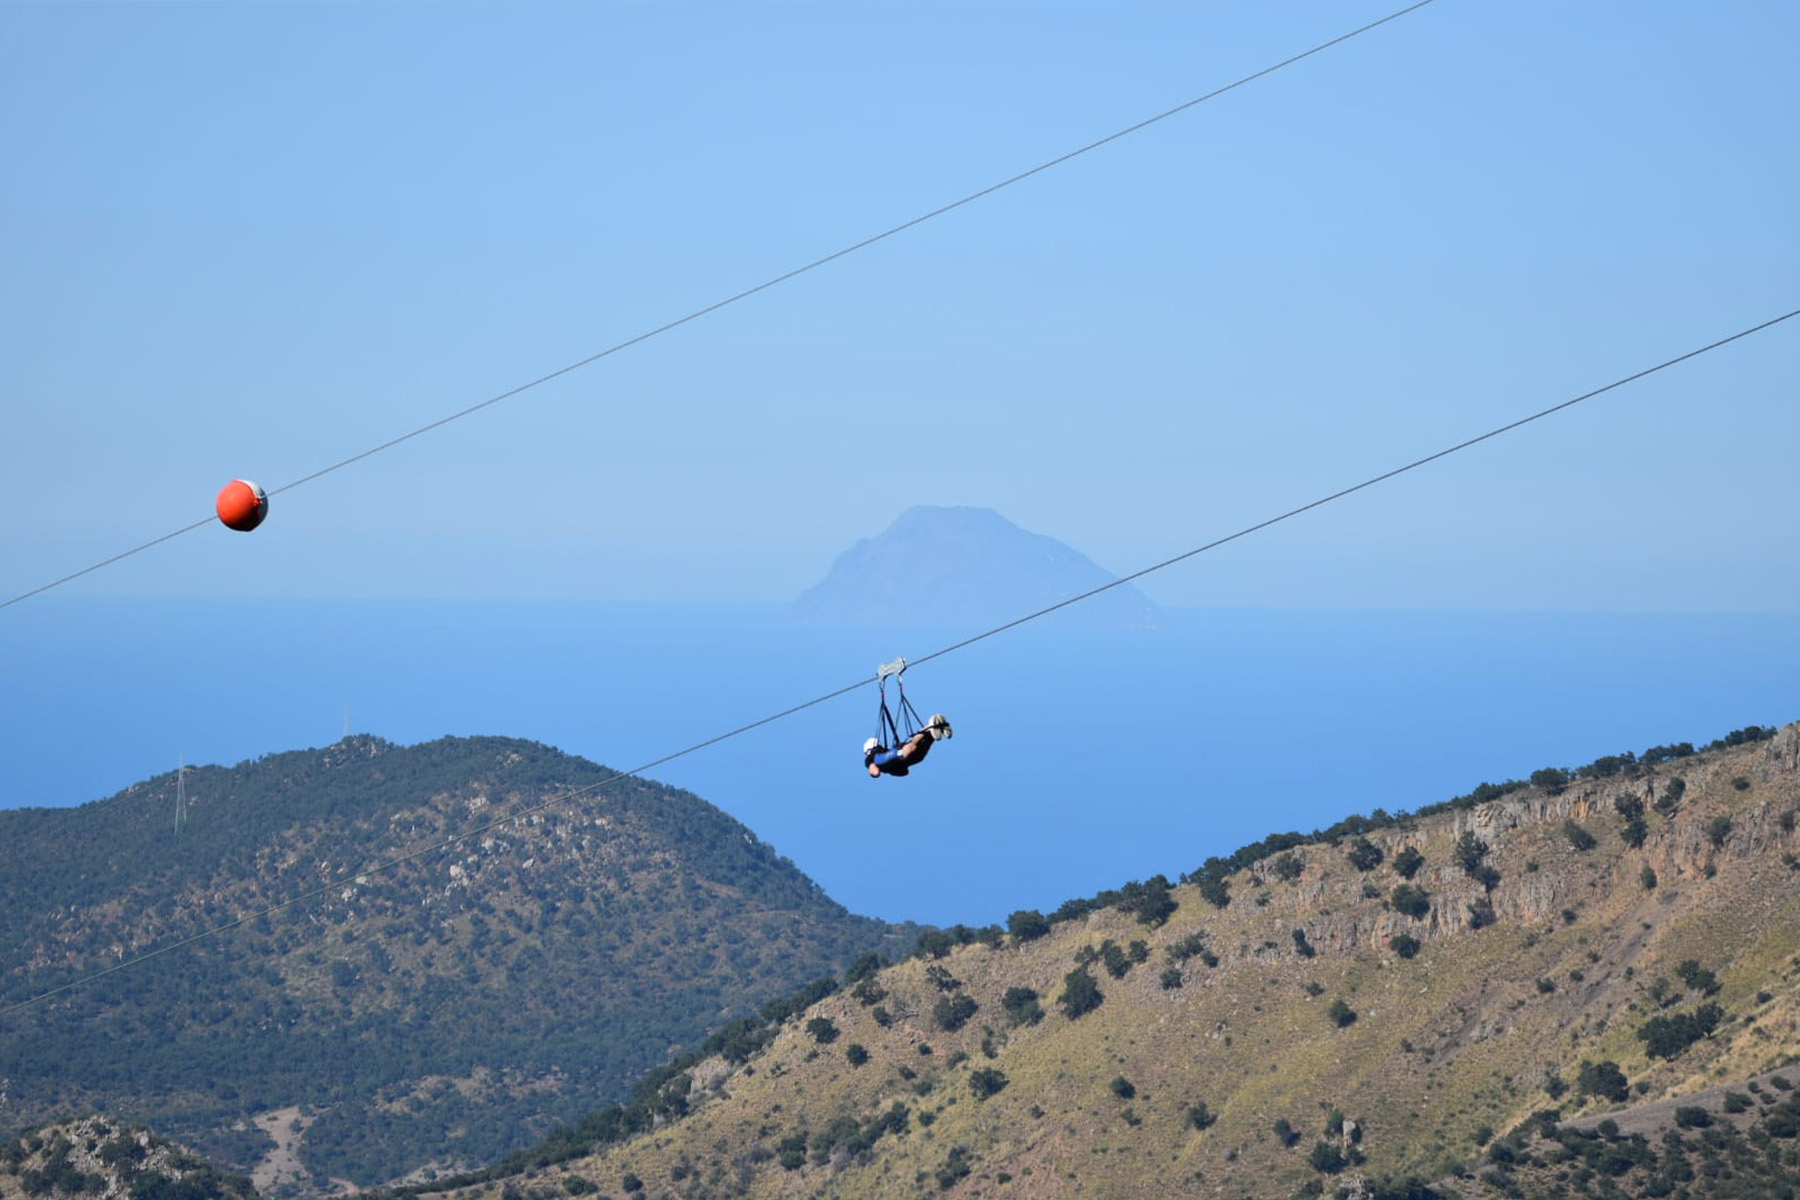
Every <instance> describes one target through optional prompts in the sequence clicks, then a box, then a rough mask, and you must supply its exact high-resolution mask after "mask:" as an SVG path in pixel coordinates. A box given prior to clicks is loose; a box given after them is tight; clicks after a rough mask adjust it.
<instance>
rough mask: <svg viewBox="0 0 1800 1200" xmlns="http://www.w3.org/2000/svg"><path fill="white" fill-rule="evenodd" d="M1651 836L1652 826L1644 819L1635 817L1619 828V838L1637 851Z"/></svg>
mask: <svg viewBox="0 0 1800 1200" xmlns="http://www.w3.org/2000/svg"><path fill="white" fill-rule="evenodd" d="M1649 836H1650V825H1649V823H1648V822H1646V821H1645V820H1644V818H1642V817H1633V818H1631V819H1630V820H1629V821H1627V822H1625V824H1623V825H1621V826H1619V837H1620V838H1621V839H1623V840H1624V842H1625V844H1626V845H1627V846H1629V847H1631V849H1633V850H1636V849H1637V848H1638V847H1639V846H1642V845H1643V844H1644V839H1646V838H1648V837H1649Z"/></svg>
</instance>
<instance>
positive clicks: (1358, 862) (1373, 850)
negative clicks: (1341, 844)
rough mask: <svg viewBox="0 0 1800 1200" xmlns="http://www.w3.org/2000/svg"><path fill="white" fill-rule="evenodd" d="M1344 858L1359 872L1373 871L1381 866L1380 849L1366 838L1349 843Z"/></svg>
mask: <svg viewBox="0 0 1800 1200" xmlns="http://www.w3.org/2000/svg"><path fill="white" fill-rule="evenodd" d="M1344 857H1345V858H1347V859H1349V860H1350V865H1351V866H1353V867H1355V868H1356V869H1357V870H1359V871H1373V870H1374V869H1375V868H1376V867H1379V866H1380V865H1381V859H1382V854H1381V847H1379V846H1377V845H1376V844H1375V843H1374V842H1371V841H1370V840H1369V839H1368V838H1366V837H1359V838H1357V839H1356V840H1355V841H1354V842H1351V843H1350V849H1348V850H1346V851H1345V852H1344Z"/></svg>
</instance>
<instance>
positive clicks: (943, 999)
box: [931, 992, 981, 1033]
mask: <svg viewBox="0 0 1800 1200" xmlns="http://www.w3.org/2000/svg"><path fill="white" fill-rule="evenodd" d="M980 1007H981V1006H980V1005H979V1004H977V1003H976V1002H975V997H973V996H971V995H969V994H968V993H967V992H958V993H957V994H956V995H953V996H939V997H938V999H937V1003H936V1004H934V1005H932V1008H931V1019H932V1020H934V1021H936V1022H937V1026H938V1028H939V1029H942V1030H943V1031H944V1032H945V1033H955V1032H956V1031H957V1030H958V1029H961V1028H962V1027H963V1026H964V1025H967V1024H968V1023H969V1018H970V1017H972V1016H974V1015H975V1011H976V1010H977V1009H978V1008H980Z"/></svg>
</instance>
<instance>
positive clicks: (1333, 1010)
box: [1325, 999, 1356, 1029]
mask: <svg viewBox="0 0 1800 1200" xmlns="http://www.w3.org/2000/svg"><path fill="white" fill-rule="evenodd" d="M1325 1015H1326V1016H1328V1017H1330V1018H1331V1021H1332V1023H1333V1024H1334V1025H1336V1026H1337V1027H1338V1028H1339V1029H1344V1028H1346V1027H1348V1026H1350V1025H1353V1024H1355V1022H1356V1010H1355V1009H1354V1008H1351V1007H1350V1006H1349V1005H1348V1004H1345V1003H1344V1002H1343V1000H1341V999H1338V1000H1333V1001H1332V1002H1331V1007H1330V1008H1328V1009H1326V1010H1325Z"/></svg>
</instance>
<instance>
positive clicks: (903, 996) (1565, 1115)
mask: <svg viewBox="0 0 1800 1200" xmlns="http://www.w3.org/2000/svg"><path fill="white" fill-rule="evenodd" d="M1740 732H1741V733H1742V734H1743V737H1742V738H1741V739H1740V740H1737V741H1735V742H1733V741H1732V740H1731V739H1722V740H1721V742H1720V743H1715V745H1714V746H1713V747H1710V748H1708V749H1705V750H1701V751H1698V752H1696V751H1694V749H1693V748H1692V747H1658V748H1653V749H1654V753H1653V754H1647V755H1646V756H1645V759H1643V760H1639V759H1638V758H1637V757H1636V756H1608V757H1607V758H1606V759H1602V760H1597V761H1596V763H1594V764H1590V765H1589V767H1587V768H1583V769H1582V770H1581V771H1579V772H1568V771H1560V770H1554V769H1546V770H1545V771H1543V772H1539V773H1537V776H1536V778H1537V779H1538V782H1537V783H1530V782H1524V781H1521V782H1517V783H1513V784H1504V785H1483V786H1482V787H1480V788H1477V789H1475V791H1474V792H1472V793H1470V794H1469V795H1468V796H1465V797H1459V798H1458V799H1457V800H1456V801H1453V802H1448V803H1446V804H1443V805H1434V806H1430V809H1431V811H1429V812H1427V813H1425V814H1424V815H1411V816H1409V815H1405V814H1402V815H1399V816H1396V817H1391V818H1388V817H1385V815H1383V818H1384V819H1382V820H1372V819H1367V818H1365V819H1360V820H1357V819H1352V820H1347V821H1346V822H1342V823H1340V825H1339V826H1334V827H1333V828H1334V830H1335V831H1337V832H1336V833H1335V834H1334V836H1333V839H1332V840H1327V841H1321V840H1315V839H1314V838H1313V837H1302V836H1299V835H1291V836H1290V835H1281V836H1279V837H1271V838H1269V839H1265V841H1264V842H1263V843H1259V844H1258V846H1257V847H1255V848H1250V849H1253V850H1254V851H1255V853H1253V854H1248V855H1245V854H1240V855H1237V856H1232V858H1231V859H1229V860H1225V859H1215V860H1210V861H1209V862H1208V863H1206V864H1202V865H1201V866H1200V867H1199V868H1198V869H1197V870H1196V871H1194V872H1192V873H1190V874H1189V875H1188V876H1186V877H1184V880H1183V881H1182V882H1181V883H1179V884H1175V885H1170V884H1168V882H1167V881H1166V880H1162V881H1158V880H1151V881H1145V882H1144V883H1139V884H1131V885H1127V886H1126V887H1124V888H1122V889H1119V890H1118V891H1117V892H1114V893H1112V894H1110V895H1106V894H1103V897H1101V898H1097V900H1099V901H1103V902H1099V903H1097V902H1074V901H1072V902H1070V904H1068V905H1065V906H1064V909H1063V910H1059V912H1058V913H1054V914H1050V916H1049V917H1048V918H1046V917H1045V916H1044V915H1042V914H1036V913H1027V912H1020V913H1017V914H1015V915H1014V918H1013V919H1012V920H1011V921H1009V929H1008V930H1007V931H1004V932H1002V931H998V930H995V931H991V932H989V931H960V932H961V934H962V936H958V931H952V932H951V933H950V934H940V935H930V934H928V935H927V936H926V943H927V948H926V950H925V953H924V954H923V955H922V956H919V957H913V958H909V959H907V960H905V961H903V962H900V963H897V964H895V965H893V966H891V967H888V968H887V969H884V970H881V971H879V972H875V973H872V974H869V975H866V976H864V977H862V978H861V979H859V980H858V981H857V983H856V984H855V985H854V986H852V987H849V988H846V989H841V990H839V991H837V992H834V993H832V994H830V995H829V996H826V997H824V998H822V999H820V1000H818V1001H817V1002H815V1003H813V1004H812V1005H811V1006H810V1007H807V1008H804V1009H803V1010H800V1011H797V1012H795V1013H793V1014H792V1015H791V1016H788V1017H787V1018H786V1019H784V1020H783V1021H781V1022H780V1023H779V1025H778V1026H777V1027H775V1028H774V1030H773V1031H772V1034H771V1036H770V1038H769V1040H767V1042H766V1044H763V1045H761V1046H760V1048H753V1049H750V1050H749V1051H748V1052H745V1053H742V1054H741V1057H738V1056H734V1055H732V1054H731V1053H726V1054H723V1055H714V1056H713V1057H711V1058H707V1059H702V1060H699V1061H695V1062H690V1063H687V1064H685V1065H683V1067H682V1070H681V1072H680V1073H679V1074H677V1075H674V1076H670V1077H668V1078H666V1079H663V1080H660V1081H659V1082H658V1083H657V1086H658V1087H659V1088H662V1089H665V1091H666V1090H668V1089H674V1088H677V1086H678V1085H679V1089H680V1090H681V1094H682V1097H683V1106H684V1107H683V1110H682V1111H681V1112H680V1113H671V1114H670V1115H669V1116H668V1117H667V1118H666V1119H664V1118H658V1119H657V1120H656V1121H655V1123H654V1126H653V1128H650V1129H646V1130H644V1131H641V1132H638V1133H636V1134H635V1135H633V1134H627V1135H626V1136H624V1137H623V1138H622V1139H621V1140H610V1139H608V1138H604V1137H603V1138H602V1139H601V1140H599V1142H598V1143H597V1144H593V1143H592V1142H591V1141H590V1144H589V1149H588V1152H587V1153H585V1154H583V1153H580V1151H581V1149H582V1141H581V1138H582V1136H584V1135H582V1134H577V1135H576V1136H574V1137H572V1138H571V1139H569V1140H568V1141H567V1143H566V1148H567V1149H568V1150H570V1151H573V1152H574V1153H572V1154H571V1155H570V1156H569V1157H566V1158H552V1159H544V1158H539V1159H536V1160H533V1159H531V1158H530V1157H529V1156H527V1158H526V1159H525V1160H523V1161H522V1162H521V1163H520V1164H519V1165H518V1166H517V1167H515V1168H513V1169H512V1170H511V1171H509V1172H502V1173H498V1174H495V1175H493V1176H492V1177H491V1178H489V1179H487V1181H485V1182H480V1183H476V1182H474V1181H470V1182H469V1183H468V1184H466V1185H464V1187H463V1189H462V1190H459V1191H455V1192H453V1193H452V1194H454V1195H456V1196H458V1197H459V1198H461V1200H473V1198H474V1197H477V1196H479V1197H483V1198H486V1197H493V1196H498V1195H501V1194H502V1193H504V1192H505V1190H506V1189H507V1188H509V1187H510V1188H512V1189H514V1190H518V1189H519V1188H521V1187H523V1186H528V1185H529V1184H530V1181H531V1180H532V1179H534V1178H539V1177H541V1173H542V1171H543V1170H545V1169H553V1170H555V1171H556V1172H558V1173H559V1174H561V1175H562V1176H563V1177H564V1178H565V1180H574V1181H576V1182H575V1183H573V1184H570V1185H569V1186H570V1187H571V1188H576V1187H579V1188H580V1189H582V1190H587V1189H590V1188H591V1189H593V1190H595V1191H597V1193H598V1194H600V1195H603V1196H618V1195H620V1194H622V1193H623V1194H628V1195H635V1194H641V1195H644V1196H646V1197H682V1198H685V1200H705V1198H707V1197H718V1196H757V1197H765V1196H766V1197H811V1196H821V1195H822V1196H828V1197H841V1198H843V1200H851V1198H853V1197H888V1196H896V1195H899V1196H915V1195H927V1194H943V1195H947V1196H952V1197H955V1196H976V1195H980V1196H994V1197H1000V1196H1020V1197H1027V1196H1029V1197H1051V1198H1056V1197H1071V1198H1072V1197H1076V1196H1082V1197H1139V1196H1165V1195H1168V1196H1174V1195H1207V1196H1211V1195H1219V1196H1223V1197H1227V1198H1228V1200H1235V1198H1236V1197H1239V1196H1246V1195H1255V1196H1285V1195H1293V1194H1297V1195H1332V1194H1336V1195H1343V1196H1396V1197H1397V1196H1411V1197H1425V1196H1465V1197H1474V1196H1478V1195H1479V1196H1485V1195H1527V1194H1528V1195H1533V1196H1537V1195H1542V1196H1552V1195H1556V1196H1561V1195H1575V1194H1588V1195H1596V1196H1605V1195H1632V1196H1637V1195H1645V1196H1666V1195H1673V1196H1682V1195H1694V1196H1698V1195H1707V1194H1711V1193H1707V1192H1704V1191H1698V1192H1696V1191H1692V1190H1691V1189H1688V1188H1687V1187H1686V1185H1685V1183H1684V1182H1683V1181H1682V1180H1681V1179H1680V1176H1681V1173H1682V1172H1683V1171H1684V1170H1685V1169H1686V1168H1685V1167H1684V1166H1683V1163H1685V1162H1687V1161H1688V1159H1689V1158H1692V1157H1694V1156H1701V1157H1704V1156H1705V1155H1706V1154H1710V1153H1714V1152H1715V1151H1716V1152H1717V1153H1720V1154H1723V1153H1726V1151H1724V1150H1718V1149H1717V1147H1711V1146H1710V1145H1703V1144H1700V1143H1696V1144H1695V1145H1693V1146H1689V1147H1687V1148H1686V1149H1683V1148H1681V1147H1677V1146H1674V1145H1670V1144H1663V1145H1660V1146H1651V1145H1649V1144H1648V1141H1647V1139H1643V1138H1641V1137H1640V1138H1639V1139H1637V1140H1633V1139H1632V1138H1631V1137H1628V1136H1627V1137H1625V1138H1624V1140H1622V1141H1620V1140H1616V1138H1615V1135H1611V1134H1607V1133H1605V1132H1604V1131H1605V1130H1606V1129H1607V1128H1608V1126H1606V1125H1605V1121H1607V1120H1612V1119H1614V1118H1613V1117H1612V1116H1611V1115H1610V1114H1612V1113H1615V1112H1618V1113H1623V1112H1624V1111H1625V1108H1624V1107H1621V1106H1623V1105H1626V1103H1627V1101H1628V1100H1631V1099H1634V1098H1635V1099H1638V1100H1640V1101H1642V1102H1646V1103H1648V1102H1656V1101H1664V1100H1672V1099H1674V1098H1677V1097H1684V1096H1689V1095H1696V1094H1699V1093H1701V1092H1706V1093H1707V1094H1708V1095H1711V1094H1712V1090H1713V1089H1715V1088H1716V1087H1717V1085H1718V1083H1719V1081H1720V1080H1742V1081H1750V1080H1754V1079H1756V1078H1759V1077H1761V1076H1762V1075H1765V1074H1767V1073H1768V1072H1770V1071H1771V1070H1775V1071H1779V1070H1780V1069H1781V1068H1783V1067H1786V1066H1791V1064H1793V1063H1794V1062H1795V1061H1797V1059H1796V1055H1795V1053H1794V1049H1795V1047H1796V1046H1800V1032H1797V1031H1800V992H1797V990H1796V981H1800V856H1797V855H1796V853H1795V851H1796V849H1800V841H1797V838H1796V833H1795V825H1796V816H1797V815H1800V727H1797V726H1788V727H1786V728H1784V729H1782V730H1780V731H1778V732H1777V731H1773V730H1761V729H1757V730H1754V731H1740ZM1732 737H1733V738H1738V737H1739V735H1738V734H1734V735H1732ZM1677 780H1679V781H1680V785H1679V786H1677V785H1676V781H1677ZM1358 830H1360V832H1358ZM1415 853H1416V854H1418V855H1419V856H1420V859H1419V860H1417V861H1415V859H1414V858H1413V854H1415ZM1209 897H1210V898H1209ZM1221 901H1222V903H1221ZM1713 1005H1716V1006H1717V1009H1716V1011H1715V1010H1714V1009H1712V1008H1711V1007H1709V1006H1713ZM1609 1072H1610V1074H1609ZM1796 1074H1800V1072H1796ZM1615 1077H1616V1081H1617V1082H1616V1084H1615V1083H1614V1082H1612V1080H1613V1079H1614V1078H1615ZM1614 1086H1617V1087H1618V1088H1619V1089H1621V1090H1620V1091H1619V1093H1618V1094H1617V1096H1616V1098H1615V1096H1614V1094H1613V1091H1612V1089H1613V1087H1614ZM1746 1086H1747V1085H1746ZM1777 1087H1779V1085H1777ZM1731 1090H1733V1089H1730V1088H1728V1089H1727V1091H1728V1092H1730V1091H1731ZM1744 1094H1748V1093H1744ZM1683 1104H1685V1105H1687V1106H1688V1107H1697V1106H1698V1105H1694V1104H1687V1102H1686V1101H1683ZM1674 1107H1675V1108H1676V1109H1679V1108H1681V1107H1682V1105H1676V1106H1674ZM1765 1107H1766V1109H1767V1115H1766V1122H1765V1124H1759V1125H1758V1126H1757V1127H1756V1128H1757V1131H1759V1132H1757V1133H1756V1136H1758V1137H1774V1138H1776V1139H1777V1141H1779V1139H1780V1137H1782V1136H1789V1137H1791V1136H1793V1134H1792V1133H1789V1134H1786V1135H1783V1134H1782V1133H1781V1131H1782V1130H1784V1129H1787V1128H1788V1126H1786V1125H1784V1124H1782V1122H1784V1121H1785V1120H1786V1117H1785V1116H1784V1115H1783V1114H1784V1113H1785V1111H1786V1110H1785V1109H1784V1108H1782V1107H1781V1105H1780V1104H1777V1103H1774V1102H1773V1101H1771V1103H1770V1104H1769V1105H1766V1106H1765ZM1565 1121H1566V1122H1567V1123H1568V1124H1567V1127H1566V1129H1565V1128H1563V1126H1562V1125H1561V1124H1559V1123H1561V1122H1565ZM1796 1128H1800V1125H1797V1126H1796ZM1540 1129H1543V1130H1548V1131H1550V1133H1551V1134H1554V1136H1553V1137H1552V1136H1549V1135H1548V1134H1547V1135H1546V1136H1545V1137H1543V1138H1538V1139H1537V1140H1535V1141H1534V1140H1532V1139H1533V1137H1534V1136H1535V1131H1537V1130H1540ZM1595 1130H1599V1131H1601V1132H1598V1133H1596V1132H1594V1131H1595ZM594 1132H595V1130H588V1131H587V1133H586V1135H585V1136H589V1137H590V1138H591V1137H592V1135H593V1133H594ZM1746 1145H1748V1146H1749V1147H1750V1149H1752V1150H1754V1143H1746ZM1776 1150H1777V1151H1778V1152H1779V1153H1777V1155H1776V1158H1775V1160H1774V1161H1773V1162H1772V1164H1771V1165H1770V1166H1769V1170H1770V1171H1772V1172H1773V1173H1774V1174H1775V1176H1776V1177H1777V1180H1778V1182H1780V1185H1781V1186H1793V1185H1795V1184H1800V1157H1797V1156H1795V1155H1793V1154H1791V1153H1788V1152H1787V1151H1785V1150H1783V1147H1782V1146H1781V1145H1777V1146H1776ZM1490 1151H1491V1152H1490ZM1732 1153H1736V1152H1735V1151H1733V1152H1732ZM1783 1154H1786V1155H1787V1156H1786V1157H1783ZM1740 1157H1741V1155H1740ZM1734 1161H1735V1160H1734ZM1739 1167H1740V1169H1745V1168H1743V1163H1742V1162H1740V1163H1739ZM1689 1178H1690V1179H1691V1176H1690V1177H1689ZM1601 1179H1604V1180H1605V1181H1606V1186H1605V1187H1603V1186H1601V1185H1600V1184H1599V1183H1597V1182H1596V1180H1601ZM1608 1187H1610V1188H1611V1189H1612V1190H1610V1191H1608V1190H1607V1188H1608ZM421 1194H436V1192H435V1190H433V1189H424V1190H422V1192H421ZM1744 1194H1761V1193H1758V1192H1749V1193H1744ZM1772 1194H1773V1193H1772Z"/></svg>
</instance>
